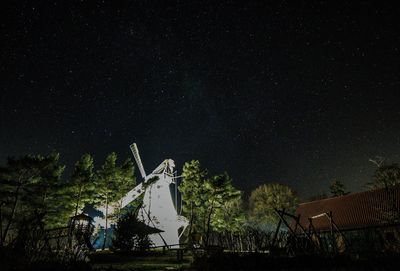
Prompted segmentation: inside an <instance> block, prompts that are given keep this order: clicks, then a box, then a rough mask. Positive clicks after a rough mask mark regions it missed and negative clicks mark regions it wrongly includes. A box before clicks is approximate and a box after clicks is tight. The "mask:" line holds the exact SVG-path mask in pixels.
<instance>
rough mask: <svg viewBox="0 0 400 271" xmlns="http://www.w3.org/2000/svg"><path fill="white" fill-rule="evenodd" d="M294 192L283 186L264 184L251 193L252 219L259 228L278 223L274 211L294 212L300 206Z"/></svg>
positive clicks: (250, 207)
mask: <svg viewBox="0 0 400 271" xmlns="http://www.w3.org/2000/svg"><path fill="white" fill-rule="evenodd" d="M298 201H299V200H298V198H297V197H296V195H295V193H294V191H293V190H292V189H291V188H290V187H289V186H287V185H283V184H277V183H273V184H264V185H261V186H259V187H257V188H256V189H255V190H253V191H252V192H251V195H250V198H249V209H250V210H249V211H250V218H251V220H252V221H253V222H255V223H256V225H257V226H260V227H270V226H273V225H274V224H276V223H277V222H278V218H277V216H276V214H275V211H274V209H275V208H276V209H283V208H284V209H285V210H286V211H287V212H294V211H295V209H296V206H297V204H298Z"/></svg>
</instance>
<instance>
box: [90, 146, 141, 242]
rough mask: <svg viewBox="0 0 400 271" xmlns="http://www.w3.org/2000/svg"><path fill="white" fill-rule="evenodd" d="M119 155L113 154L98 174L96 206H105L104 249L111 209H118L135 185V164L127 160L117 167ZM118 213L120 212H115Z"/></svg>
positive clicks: (107, 158) (108, 157)
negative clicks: (120, 200)
mask: <svg viewBox="0 0 400 271" xmlns="http://www.w3.org/2000/svg"><path fill="white" fill-rule="evenodd" d="M116 161H117V155H116V153H114V152H113V153H111V154H109V155H108V156H107V157H106V160H105V162H104V164H103V166H102V167H101V169H99V170H98V171H97V172H96V184H97V186H96V187H97V190H96V195H97V197H96V204H97V206H105V214H104V215H105V222H106V224H105V229H104V242H103V249H104V248H105V246H106V242H107V229H108V224H109V219H110V216H109V208H110V207H112V208H113V209H114V210H115V209H118V202H117V201H118V200H119V199H121V198H122V197H123V196H124V195H125V194H126V193H127V192H128V191H129V190H130V189H131V188H132V187H134V185H135V178H134V176H133V164H132V162H131V161H130V160H127V161H126V162H125V163H124V164H123V165H121V166H117V164H116ZM115 213H118V211H115V212H114V214H115Z"/></svg>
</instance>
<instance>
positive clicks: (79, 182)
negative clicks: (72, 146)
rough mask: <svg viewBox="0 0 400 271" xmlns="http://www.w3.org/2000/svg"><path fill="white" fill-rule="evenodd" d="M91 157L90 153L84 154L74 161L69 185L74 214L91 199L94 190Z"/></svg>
mask: <svg viewBox="0 0 400 271" xmlns="http://www.w3.org/2000/svg"><path fill="white" fill-rule="evenodd" d="M93 169H94V163H93V157H92V156H91V155H90V154H84V155H83V156H82V157H81V159H80V160H79V161H77V162H76V163H75V167H74V171H73V173H72V177H71V182H70V186H69V190H70V191H69V192H70V195H71V196H72V197H73V200H72V202H74V205H75V206H74V207H75V215H77V214H78V212H79V211H81V210H82V208H83V207H84V206H85V204H88V203H91V202H92V201H93V193H94V191H95V190H96V183H95V175H94V170H93Z"/></svg>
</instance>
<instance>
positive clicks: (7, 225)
mask: <svg viewBox="0 0 400 271" xmlns="http://www.w3.org/2000/svg"><path fill="white" fill-rule="evenodd" d="M64 168H65V167H64V166H62V165H59V154H58V153H55V152H54V153H52V154H50V155H47V156H41V155H37V156H33V155H26V156H23V157H21V158H19V159H15V158H8V160H7V164H6V166H4V167H1V168H0V194H1V200H0V220H1V221H0V243H1V245H4V244H5V242H6V240H7V237H8V235H9V232H10V230H11V229H13V230H14V231H18V228H19V227H20V226H21V225H23V224H24V223H25V222H26V221H28V220H29V219H31V218H32V217H35V218H36V217H39V218H40V221H41V223H43V224H44V223H46V222H47V224H51V222H52V221H55V222H57V221H59V220H60V219H63V218H64V217H63V216H62V215H60V214H63V213H61V212H60V211H61V209H57V205H56V204H55V202H56V199H57V193H58V191H59V189H60V187H61V186H62V184H61V179H60V178H61V174H62V173H63V171H64ZM13 225H14V227H13Z"/></svg>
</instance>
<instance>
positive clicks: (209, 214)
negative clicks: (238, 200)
mask: <svg viewBox="0 0 400 271" xmlns="http://www.w3.org/2000/svg"><path fill="white" fill-rule="evenodd" d="M213 210H214V201H213V202H212V203H211V209H210V212H209V213H208V218H207V232H206V244H205V245H206V246H208V238H209V236H210V224H211V215H212V212H213Z"/></svg>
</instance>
